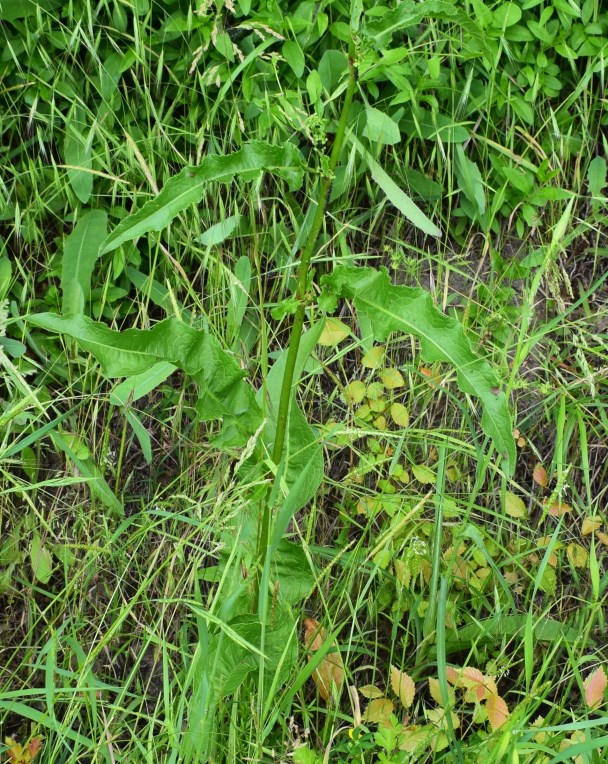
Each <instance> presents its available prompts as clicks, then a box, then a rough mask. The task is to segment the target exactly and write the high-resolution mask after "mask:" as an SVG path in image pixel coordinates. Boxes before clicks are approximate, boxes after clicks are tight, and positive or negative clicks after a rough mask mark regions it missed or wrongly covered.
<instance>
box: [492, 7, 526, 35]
mask: <svg viewBox="0 0 608 764" xmlns="http://www.w3.org/2000/svg"><path fill="white" fill-rule="evenodd" d="M520 19H521V8H520V7H519V5H517V3H502V5H499V6H498V8H496V9H495V10H494V13H493V14H492V22H493V26H494V27H495V28H496V29H506V28H507V27H512V26H513V25H514V24H517V22H518V21H519V20H520Z"/></svg>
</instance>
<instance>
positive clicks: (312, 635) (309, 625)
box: [304, 618, 344, 702]
mask: <svg viewBox="0 0 608 764" xmlns="http://www.w3.org/2000/svg"><path fill="white" fill-rule="evenodd" d="M325 641H326V636H325V629H323V627H322V626H321V625H320V624H319V622H318V621H315V619H314V618H306V620H305V621H304V642H305V644H306V646H307V647H308V648H309V650H310V651H311V652H315V651H316V650H319V649H320V648H321V647H322V646H323V644H324V642H325ZM334 647H336V645H335V644H334ZM312 678H313V681H314V683H315V684H316V685H317V690H318V691H319V695H320V696H321V697H322V698H323V700H324V701H325V702H329V701H330V700H331V699H332V698H333V697H334V696H335V695H338V694H339V691H340V689H341V687H342V685H343V684H344V663H343V661H342V656H341V655H340V653H338V652H333V653H328V654H327V655H326V656H325V657H324V658H323V660H322V661H321V663H320V664H319V666H318V667H317V668H316V669H315V670H314V671H313V673H312Z"/></svg>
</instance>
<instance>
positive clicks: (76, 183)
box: [63, 109, 93, 204]
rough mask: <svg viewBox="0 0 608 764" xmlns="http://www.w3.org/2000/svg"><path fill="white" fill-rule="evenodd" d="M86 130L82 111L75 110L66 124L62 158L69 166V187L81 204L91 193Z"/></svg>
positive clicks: (91, 183) (91, 177)
mask: <svg viewBox="0 0 608 764" xmlns="http://www.w3.org/2000/svg"><path fill="white" fill-rule="evenodd" d="M86 130H87V126H86V123H85V122H84V116H83V111H82V109H75V110H74V111H73V112H72V117H71V118H70V119H68V121H67V123H66V136H65V142H64V144H63V156H64V159H65V163H66V165H70V166H69V167H68V171H67V172H68V179H69V181H70V185H71V186H72V189H73V191H74V193H75V194H76V196H77V197H78V198H79V199H80V201H81V202H82V203H83V204H86V203H87V202H88V201H89V199H90V198H91V193H92V192H93V174H92V173H91V169H92V167H93V161H92V157H91V148H90V146H89V145H88V141H87V136H86ZM80 168H81V169H80Z"/></svg>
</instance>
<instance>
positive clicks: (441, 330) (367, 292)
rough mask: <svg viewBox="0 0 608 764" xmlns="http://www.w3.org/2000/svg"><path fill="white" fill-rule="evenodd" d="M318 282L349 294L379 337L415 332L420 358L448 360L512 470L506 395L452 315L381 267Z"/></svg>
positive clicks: (342, 270)
mask: <svg viewBox="0 0 608 764" xmlns="http://www.w3.org/2000/svg"><path fill="white" fill-rule="evenodd" d="M322 284H323V286H324V287H325V289H326V290H327V291H328V292H330V293H332V294H335V295H337V296H338V297H347V298H352V299H353V300H354V304H355V307H356V308H357V310H359V311H361V312H363V313H365V314H366V315H367V316H369V318H370V319H371V321H372V326H373V330H374V334H375V336H376V337H377V338H378V339H380V340H383V339H385V338H386V337H387V336H388V335H389V334H390V333H391V332H405V333H406V334H413V335H414V336H415V337H417V338H418V339H419V340H420V348H421V355H422V358H423V359H424V361H426V362H427V363H433V362H434V361H447V362H448V363H450V364H451V365H452V366H453V367H454V368H455V369H456V374H457V377H456V378H457V381H458V386H459V387H460V389H461V390H462V391H463V392H464V393H467V394H469V395H474V396H476V397H477V398H479V400H480V401H481V403H482V404H483V416H482V421H481V424H482V427H483V429H484V431H485V432H486V434H487V435H489V436H490V437H491V438H492V440H493V441H494V445H495V446H496V448H497V450H498V451H499V453H500V454H501V455H502V457H503V458H504V459H505V460H506V463H507V471H508V473H509V474H512V473H513V469H514V467H515V459H516V452H515V444H514V441H513V436H512V425H511V417H510V414H509V408H508V404H507V398H506V396H505V394H504V392H502V391H500V390H499V382H498V379H497V377H496V375H495V373H494V371H493V370H492V368H491V366H490V365H489V364H488V363H487V361H484V360H482V359H481V358H479V357H478V356H476V355H475V353H474V352H473V350H472V349H471V345H470V343H469V340H468V339H467V337H466V335H465V333H464V330H463V328H462V326H461V324H460V323H459V322H458V321H457V320H456V319H454V318H451V317H449V316H446V315H444V314H443V313H441V311H439V310H438V309H437V308H436V307H435V305H434V304H433V301H432V299H431V295H430V294H429V293H428V292H426V291H425V290H423V289H413V288H411V287H405V286H393V285H392V284H391V282H390V279H389V277H388V274H387V273H386V272H385V271H377V270H375V269H373V268H356V267H353V266H338V267H337V268H336V269H335V271H334V272H333V273H332V274H331V275H329V276H324V277H323V279H322Z"/></svg>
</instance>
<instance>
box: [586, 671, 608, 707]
mask: <svg viewBox="0 0 608 764" xmlns="http://www.w3.org/2000/svg"><path fill="white" fill-rule="evenodd" d="M583 686H584V688H585V703H586V704H587V705H588V706H589V708H596V707H597V706H599V705H601V703H602V702H603V700H604V692H605V691H606V687H608V678H607V677H606V672H605V671H604V667H603V666H600V667H599V668H598V669H596V670H595V671H594V672H593V673H592V674H590V675H589V676H588V677H587V679H585V684H584V685H583Z"/></svg>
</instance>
